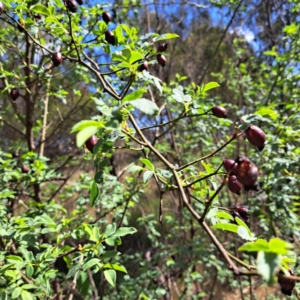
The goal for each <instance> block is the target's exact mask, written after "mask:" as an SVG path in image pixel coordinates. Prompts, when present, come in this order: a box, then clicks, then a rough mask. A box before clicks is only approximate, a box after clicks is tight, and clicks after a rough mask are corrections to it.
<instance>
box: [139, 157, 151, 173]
mask: <svg viewBox="0 0 300 300" xmlns="http://www.w3.org/2000/svg"><path fill="white" fill-rule="evenodd" d="M140 161H141V162H142V163H143V164H144V165H145V166H146V167H147V168H148V169H149V170H150V171H153V172H154V166H153V165H152V163H151V161H150V160H149V159H147V158H140Z"/></svg>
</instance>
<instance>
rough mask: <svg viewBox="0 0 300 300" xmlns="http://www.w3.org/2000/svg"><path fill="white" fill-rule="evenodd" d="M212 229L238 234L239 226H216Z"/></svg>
mask: <svg viewBox="0 0 300 300" xmlns="http://www.w3.org/2000/svg"><path fill="white" fill-rule="evenodd" d="M211 228H218V229H223V230H226V231H230V232H235V233H237V232H238V226H237V225H236V224H220V223H219V224H215V225H213V226H211Z"/></svg>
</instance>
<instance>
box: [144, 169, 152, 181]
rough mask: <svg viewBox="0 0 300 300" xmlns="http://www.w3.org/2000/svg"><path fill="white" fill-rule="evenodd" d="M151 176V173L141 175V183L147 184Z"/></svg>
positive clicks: (146, 172)
mask: <svg viewBox="0 0 300 300" xmlns="http://www.w3.org/2000/svg"><path fill="white" fill-rule="evenodd" d="M153 174H154V173H153V172H152V171H145V172H144V174H143V182H144V183H146V182H148V181H149V180H150V179H151V178H152V176H153Z"/></svg>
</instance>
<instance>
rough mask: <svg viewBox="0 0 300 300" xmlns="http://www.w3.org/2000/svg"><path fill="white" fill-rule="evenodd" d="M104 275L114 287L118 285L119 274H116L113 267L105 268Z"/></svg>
mask: <svg viewBox="0 0 300 300" xmlns="http://www.w3.org/2000/svg"><path fill="white" fill-rule="evenodd" d="M104 277H105V279H106V280H107V281H108V283H109V284H110V285H112V286H113V287H115V286H116V279H117V274H116V271H115V270H112V269H110V270H105V271H104Z"/></svg>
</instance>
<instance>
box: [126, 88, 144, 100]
mask: <svg viewBox="0 0 300 300" xmlns="http://www.w3.org/2000/svg"><path fill="white" fill-rule="evenodd" d="M145 92H146V89H138V90H136V91H134V92H132V93H130V94H128V95H126V96H125V97H124V99H123V100H122V102H126V101H131V100H135V99H139V98H141V97H142V96H143V94H144V93H145Z"/></svg>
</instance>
